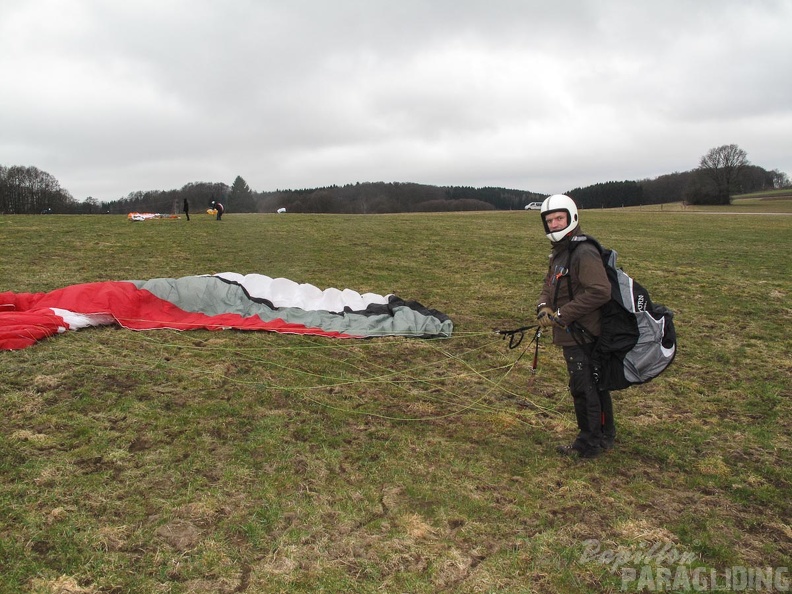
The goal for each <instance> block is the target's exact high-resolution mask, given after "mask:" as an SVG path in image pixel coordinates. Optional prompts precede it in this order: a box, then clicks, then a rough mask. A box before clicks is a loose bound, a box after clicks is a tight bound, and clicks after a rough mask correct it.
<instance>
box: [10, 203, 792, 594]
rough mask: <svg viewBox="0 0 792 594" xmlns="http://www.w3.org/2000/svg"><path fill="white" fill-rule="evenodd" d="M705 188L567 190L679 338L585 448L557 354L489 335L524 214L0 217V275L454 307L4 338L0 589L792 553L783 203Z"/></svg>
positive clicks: (530, 224)
mask: <svg viewBox="0 0 792 594" xmlns="http://www.w3.org/2000/svg"><path fill="white" fill-rule="evenodd" d="M773 202H774V208H776V209H778V211H786V212H789V210H790V209H789V203H787V202H785V201H783V200H775V201H773ZM724 208H725V209H727V210H728V209H731V211H730V212H734V213H739V214H734V215H729V214H727V215H717V216H716V215H710V214H707V213H698V212H689V211H685V212H682V211H681V210H680V211H678V212H675V211H672V210H670V209H666V210H664V211H660V212H658V211H654V210H649V209H646V210H641V209H635V210H629V211H628V210H625V211H591V212H589V211H584V212H583V213H582V220H583V227H584V230H585V231H586V232H588V233H590V234H592V235H595V236H596V237H597V238H598V239H600V241H601V242H602V243H603V244H604V245H606V246H609V247H612V248H614V249H616V250H617V251H618V252H619V253H620V264H621V265H622V266H623V267H624V268H625V270H627V272H629V273H630V274H631V275H633V276H634V277H635V278H637V279H638V280H639V281H640V282H642V284H644V285H645V286H646V287H647V288H649V290H650V291H651V293H652V297H653V299H654V300H655V301H657V302H660V303H663V304H665V305H667V306H669V307H670V308H671V309H672V310H674V312H675V313H676V326H677V332H678V336H679V353H678V356H677V360H676V361H675V362H674V364H673V365H672V366H671V368H670V369H669V370H668V371H667V372H666V373H665V374H664V375H662V376H661V377H659V378H657V379H656V380H654V381H653V382H651V383H649V384H646V385H645V386H641V387H633V388H630V389H629V390H625V391H622V392H619V393H617V394H616V395H615V406H616V418H617V425H618V430H619V436H618V441H617V447H616V448H615V449H614V450H613V451H611V452H609V453H608V454H607V455H606V456H604V457H601V458H599V459H596V460H593V461H586V462H579V461H574V460H570V459H565V458H560V457H558V456H557V455H556V454H555V452H554V447H555V446H556V445H557V444H561V443H566V442H568V441H570V440H571V439H572V437H573V436H574V423H573V416H572V406H571V399H570V398H569V396H568V394H567V392H566V387H565V384H566V371H565V369H564V367H563V362H562V359H561V354H560V351H559V350H558V349H557V348H555V347H553V346H552V345H550V344H549V342H548V341H547V340H544V339H543V341H542V342H541V350H540V356H539V368H538V370H537V372H536V373H535V374H534V373H532V372H531V369H530V359H531V356H532V352H531V351H528V352H525V349H526V346H527V342H528V341H527V340H526V341H525V343H526V344H523V345H521V346H520V348H518V349H515V350H509V349H508V348H507V344H506V343H505V342H504V341H503V340H501V338H500V337H498V336H497V335H495V334H494V333H493V332H492V331H493V329H510V328H514V327H517V326H521V325H524V324H527V323H530V322H531V318H532V313H533V305H534V302H535V296H536V294H537V293H538V290H539V286H540V283H541V279H542V277H543V274H544V262H545V261H546V255H547V253H548V251H549V247H548V242H547V240H546V238H545V237H544V235H543V233H542V231H541V226H540V223H539V215H538V214H537V213H535V212H489V213H469V214H437V215H432V214H423V215H379V216H364V215H359V216H341V215H337V216H336V215H324V216H318V215H317V216H312V215H291V214H289V215H280V216H277V215H242V214H234V213H229V214H227V215H226V216H225V217H224V219H223V221H222V222H217V221H214V220H212V219H211V218H210V217H208V216H203V215H196V216H194V217H193V220H192V221H190V222H187V221H185V220H184V219H181V220H159V221H148V222H142V223H129V222H127V221H126V219H125V218H122V217H115V216H85V217H78V216H72V217H69V216H9V217H0V248H1V250H2V252H1V253H2V255H3V257H2V259H1V260H0V279H2V281H0V292H2V291H17V292H37V291H48V290H52V289H56V288H59V287H62V286H66V285H69V284H74V283H82V282H90V281H98V280H126V279H148V278H154V277H178V276H185V275H191V274H201V273H212V272H222V271H236V272H241V273H251V272H258V273H262V274H267V275H269V276H273V277H277V276H284V277H287V278H291V279H293V280H296V281H300V282H308V283H311V284H314V285H317V286H319V287H323V288H324V287H330V286H334V287H340V288H343V287H349V288H352V289H355V290H358V291H361V292H363V291H372V292H375V293H396V294H398V295H399V296H401V297H403V298H406V299H416V300H418V301H420V302H421V303H423V304H424V305H426V306H428V307H432V308H436V309H439V310H441V311H443V312H445V313H447V314H448V315H449V316H451V318H452V319H453V320H454V322H455V333H454V336H453V337H452V338H450V339H448V340H432V341H429V340H414V339H394V338H389V339H374V340H367V341H333V340H330V339H322V338H310V337H307V338H306V337H298V336H286V335H277V334H264V333H241V332H214V333H212V332H205V331H197V332H184V333H176V332H170V331H150V332H142V333H136V332H131V331H127V330H122V329H116V328H98V329H91V330H84V331H80V332H70V333H67V334H64V335H61V336H58V337H55V338H53V339H50V340H46V341H43V342H41V343H39V344H37V345H36V346H34V347H32V348H30V349H26V350H24V351H17V352H4V353H0V387H2V394H0V592H1V593H11V592H44V593H55V592H111V593H119V594H120V593H132V592H134V593H155V592H169V593H181V592H184V593H203V592H206V593H231V592H255V593H259V592H262V593H263V592H426V593H430V592H514V593H516V592H570V593H572V592H615V591H621V589H622V585H623V583H622V577H623V575H626V576H627V577H629V572H627V573H623V571H622V570H623V569H624V568H627V569H628V570H629V569H633V570H636V571H637V572H638V573H640V572H641V571H643V570H645V568H649V570H651V571H652V574H651V575H652V576H654V577H658V576H660V575H661V574H662V570H661V569H658V568H666V569H668V568H670V570H671V571H672V572H674V571H677V570H678V569H679V568H680V567H682V568H683V569H685V570H690V572H692V570H693V569H695V568H702V569H703V570H706V572H707V573H706V576H707V577H706V578H704V579H705V580H706V579H708V578H709V576H711V575H713V574H712V573H710V572H716V575H717V576H720V579H722V580H723V579H725V575H726V573H725V572H726V571H727V570H730V568H733V567H746V568H771V569H773V570H774V571H775V570H777V569H778V568H787V567H790V565H792V524H791V523H790V517H792V503H791V502H790V492H791V491H790V488H791V487H792V440H791V438H790V435H792V414H791V413H792V407H791V406H790V397H792V388H791V385H792V381H791V380H792V333H791V332H790V328H791V327H792V299H791V297H790V296H791V295H792V278H791V277H790V273H789V270H790V247H792V218H790V217H789V216H771V215H767V214H755V215H754V214H744V213H750V212H751V208H754V209H755V210H756V211H760V212H767V209H766V208H765V207H764V202H762V203H760V205H759V206H753V207H752V206H750V205H748V206H744V205H735V206H732V207H721V209H720V210H723V209H724ZM523 354H524V356H522V355H523ZM775 575H776V577H778V576H779V575H781V577H784V574H783V572H779V571H776V572H775ZM786 578H788V579H792V576H790V575H789V574H786ZM658 583H659V582H652V583H647V582H643V583H641V584H639V583H638V582H634V581H629V580H627V581H626V582H625V585H626V590H627V591H638V590H641V589H643V588H644V587H646V589H647V591H650V590H651V589H652V588H655V589H657V586H658ZM705 583H706V582H705ZM662 585H663V583H660V586H662ZM713 585H715V584H712V583H709V584H708V586H709V587H711V586H713ZM661 589H662V588H661ZM665 589H666V590H669V589H671V588H670V587H666V588H665Z"/></svg>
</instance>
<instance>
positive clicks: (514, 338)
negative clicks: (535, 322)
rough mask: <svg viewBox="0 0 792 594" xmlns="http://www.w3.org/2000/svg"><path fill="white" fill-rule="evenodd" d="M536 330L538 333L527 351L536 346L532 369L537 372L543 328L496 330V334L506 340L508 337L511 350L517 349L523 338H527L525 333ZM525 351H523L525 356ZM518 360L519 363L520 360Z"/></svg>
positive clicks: (527, 327)
mask: <svg viewBox="0 0 792 594" xmlns="http://www.w3.org/2000/svg"><path fill="white" fill-rule="evenodd" d="M534 329H535V330H536V332H534V335H533V338H532V339H531V342H529V343H528V347H526V349H525V351H527V350H528V349H529V348H530V347H531V345H534V357H533V363H532V364H531V369H533V370H534V371H536V367H537V365H538V364H539V339H540V338H541V337H542V328H541V326H523V327H522V328H515V329H514V330H496V332H497V333H498V334H500V335H501V336H503V338H504V339H505V338H506V337H507V336H508V337H509V348H510V349H516V348H517V347H518V346H520V344H521V343H522V341H523V338H525V333H526V332H527V331H528V330H534ZM525 351H523V355H524V354H525ZM520 358H522V355H520ZM517 360H518V361H519V358H518V359H517Z"/></svg>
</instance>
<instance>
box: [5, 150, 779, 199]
mask: <svg viewBox="0 0 792 594" xmlns="http://www.w3.org/2000/svg"><path fill="white" fill-rule="evenodd" d="M788 185H789V178H788V176H787V175H786V174H784V173H782V172H779V171H778V170H773V171H768V170H766V169H763V168H762V167H758V166H756V165H751V164H749V163H748V161H747V157H746V155H745V152H744V151H742V150H741V149H740V148H739V147H737V146H736V145H724V146H722V147H717V148H714V149H711V150H710V151H709V152H708V153H707V154H706V155H705V156H704V157H702V159H701V163H700V166H699V167H698V168H696V169H694V170H691V171H685V172H681V173H680V172H675V173H669V174H667V175H661V176H659V177H656V178H653V179H643V180H638V181H610V182H605V183H598V184H594V185H591V186H587V187H584V188H574V189H570V190H568V191H567V192H566V193H567V194H568V195H570V196H572V197H573V198H574V199H575V201H576V202H577V204H578V206H579V207H580V208H582V209H586V208H617V207H624V206H639V205H647V204H663V203H668V202H680V201H685V202H691V203H698V204H703V203H716V204H728V203H729V201H730V199H731V198H730V197H731V196H732V195H735V194H741V193H749V192H758V191H763V190H769V189H773V188H779V187H786V186H788ZM546 196H547V195H546V194H542V193H537V192H534V191H529V190H518V189H508V188H499V187H483V188H474V187H467V186H433V185H426V184H419V183H410V182H357V183H354V184H347V185H343V186H337V185H333V186H328V187H322V188H307V189H296V190H274V191H261V192H256V191H254V190H252V189H251V188H250V186H249V185H248V184H247V182H245V180H244V179H243V178H242V177H241V176H237V178H236V179H235V180H234V182H233V183H232V184H231V185H230V186H229V185H228V184H225V183H222V182H191V183H188V184H186V185H184V186H183V187H181V188H179V189H171V190H149V191H135V192H131V193H130V194H128V195H127V196H126V197H124V198H119V199H118V200H111V201H107V202H100V201H98V200H96V199H94V198H91V197H89V198H87V199H86V200H84V201H82V202H78V201H77V200H75V199H74V198H73V197H72V196H71V194H70V193H69V192H68V191H67V190H65V189H63V188H61V187H60V184H59V183H58V181H57V180H56V179H55V178H54V177H53V176H52V175H50V174H49V173H47V172H44V171H41V170H39V169H38V168H36V167H22V166H11V167H5V166H2V165H0V214H36V213H42V214H46V213H63V214H100V213H101V214H128V213H130V212H152V213H163V214H176V213H179V212H182V210H183V206H184V203H185V201H187V203H188V204H189V205H190V208H191V210H192V211H194V212H196V211H200V210H203V209H206V208H209V207H210V205H211V204H212V202H214V201H217V202H221V203H222V204H223V205H224V207H225V210H226V212H246V213H264V212H276V211H278V210H281V209H285V210H286V212H296V213H345V214H384V213H397V212H445V211H475V210H520V209H523V208H525V206H526V205H527V204H528V203H530V202H539V201H541V200H543V199H544V198H545V197H546Z"/></svg>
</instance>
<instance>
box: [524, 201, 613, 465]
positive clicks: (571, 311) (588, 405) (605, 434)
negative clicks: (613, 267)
mask: <svg viewBox="0 0 792 594" xmlns="http://www.w3.org/2000/svg"><path fill="white" fill-rule="evenodd" d="M540 215H541V217H542V224H543V225H544V229H545V234H546V235H547V238H548V239H549V240H550V241H551V242H552V246H553V249H552V253H551V254H550V265H549V268H548V271H547V276H546V277H545V283H544V287H543V289H542V292H541V294H540V296H539V302H538V304H537V306H536V314H537V321H538V322H539V325H540V326H541V327H542V328H552V329H553V344H556V345H559V346H561V347H562V349H563V353H564V359H565V360H566V366H567V372H568V373H569V391H570V392H571V393H572V401H573V403H574V407H575V418H576V420H577V426H578V435H577V437H576V438H575V440H574V441H573V442H572V443H571V444H570V445H561V446H558V448H557V450H558V452H559V453H561V454H565V455H569V456H578V457H580V458H595V457H596V456H598V455H600V454H601V453H602V452H603V451H604V450H609V449H610V448H612V447H613V442H614V439H615V437H616V426H615V424H614V421H613V402H612V400H611V396H610V393H609V392H607V391H600V390H598V389H597V383H596V381H595V379H594V368H593V366H592V363H591V353H592V351H593V349H594V342H593V341H594V340H595V339H596V337H598V336H599V335H600V329H601V324H602V313H601V307H602V306H603V305H605V304H606V303H607V302H608V301H609V300H610V296H611V285H610V281H609V280H608V275H607V273H606V272H605V266H604V265H603V263H602V258H601V257H600V252H599V250H598V249H597V247H596V246H595V245H594V244H593V242H588V241H585V240H583V241H579V242H576V243H575V245H574V246H572V242H571V238H572V237H574V236H577V235H583V232H582V231H581V230H580V224H579V222H578V210H577V206H576V205H575V202H574V201H573V200H572V198H570V197H569V196H565V195H563V194H555V195H553V196H550V197H549V198H547V199H546V200H545V201H544V202H543V203H542V207H541V210H540ZM581 239H583V238H581ZM573 247H574V249H572V248H573ZM572 322H576V324H577V325H580V326H582V327H583V328H584V329H585V330H586V332H585V333H582V334H581V333H579V332H574V331H573V328H574V327H573V328H569V327H568V326H569V325H570V324H572Z"/></svg>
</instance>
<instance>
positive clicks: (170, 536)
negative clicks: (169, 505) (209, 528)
mask: <svg viewBox="0 0 792 594" xmlns="http://www.w3.org/2000/svg"><path fill="white" fill-rule="evenodd" d="M155 534H156V535H157V536H158V537H160V538H161V539H162V540H164V541H165V542H166V543H168V544H169V545H170V546H171V547H173V548H174V549H176V550H177V551H179V552H182V553H183V552H185V551H190V550H192V549H194V548H195V547H196V546H197V545H198V543H199V542H200V541H201V531H200V530H199V529H198V528H197V527H196V526H195V525H194V524H193V523H192V522H187V521H185V520H173V521H172V522H169V523H167V524H165V525H164V526H160V527H159V528H157V531H156V532H155Z"/></svg>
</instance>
